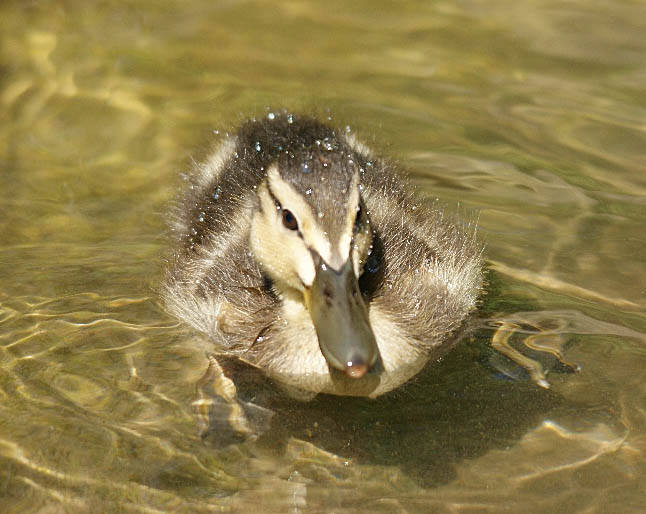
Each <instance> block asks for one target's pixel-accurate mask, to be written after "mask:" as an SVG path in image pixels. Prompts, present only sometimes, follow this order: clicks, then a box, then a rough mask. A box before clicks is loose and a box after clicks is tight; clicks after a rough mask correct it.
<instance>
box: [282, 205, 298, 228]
mask: <svg viewBox="0 0 646 514" xmlns="http://www.w3.org/2000/svg"><path fill="white" fill-rule="evenodd" d="M283 225H284V226H285V228H288V229H289V230H298V221H296V216H294V215H293V214H292V213H291V211H288V210H287V209H283Z"/></svg>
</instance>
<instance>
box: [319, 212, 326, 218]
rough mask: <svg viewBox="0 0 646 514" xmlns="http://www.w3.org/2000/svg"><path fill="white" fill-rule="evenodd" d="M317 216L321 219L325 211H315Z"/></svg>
mask: <svg viewBox="0 0 646 514" xmlns="http://www.w3.org/2000/svg"><path fill="white" fill-rule="evenodd" d="M317 216H318V217H319V219H321V218H322V217H323V216H325V213H324V212H322V211H319V212H318V213H317Z"/></svg>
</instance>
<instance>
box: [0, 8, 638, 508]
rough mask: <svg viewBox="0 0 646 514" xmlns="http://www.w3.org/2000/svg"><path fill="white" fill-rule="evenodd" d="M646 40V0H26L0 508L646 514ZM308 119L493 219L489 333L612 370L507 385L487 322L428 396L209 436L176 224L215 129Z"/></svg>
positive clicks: (13, 93) (3, 335)
mask: <svg viewBox="0 0 646 514" xmlns="http://www.w3.org/2000/svg"><path fill="white" fill-rule="evenodd" d="M644 34H646V4H644V3H643V2H640V1H637V0H632V1H631V0H623V1H610V0H607V1H603V0H592V1H583V0H573V1H570V2H564V1H547V0H529V1H526V2H514V1H511V0H492V1H486V2H485V1H479V0H471V1H469V0H466V1H461V2H450V1H441V2H424V3H422V2H409V1H405V2H374V1H373V2H367V1H361V2H353V3H352V5H351V6H348V5H347V3H346V2H297V1H291V2H280V3H278V2H262V1H248V2H242V1H241V2H235V1H226V2H224V1H222V2H214V1H195V2H179V1H172V0H165V1H162V2H134V1H130V2H116V1H97V2H79V1H77V2H73V1H50V2H44V1H33V2H19V1H9V2H4V3H3V4H2V5H1V6H0V191H1V195H0V511H2V512H11V513H14V512H15V513H23V512H40V513H53V512H56V513H58V512H159V511H173V512H187V513H188V512H190V513H192V512H222V511H224V512H251V511H254V510H255V511H257V512H269V513H271V512H337V513H343V512H348V513H349V512H446V513H449V512H450V513H458V512H459V513H462V512H465V513H466V512H468V513H473V512H492V513H500V512H523V513H524V512H550V513H553V512H563V513H572V512H586V513H591V512H603V513H614V512H617V513H631V512H635V513H636V512H643V511H645V510H646V493H644V491H646V464H645V462H646V461H645V459H644V452H645V451H646V380H644V378H645V376H646V373H645V371H644V370H645V369H646V315H645V314H644V311H645V310H646V309H645V307H646V266H645V264H646V230H645V229H644V227H645V226H646V94H645V93H644V84H645V83H646V38H644ZM283 106H287V107H289V108H291V109H295V110H311V109H313V110H315V111H317V112H319V113H322V114H323V115H325V116H327V115H328V109H329V115H330V116H331V117H332V119H333V121H334V122H335V123H337V124H338V125H340V126H345V125H346V124H350V125H351V127H352V129H353V130H354V131H355V132H356V133H357V134H359V135H360V136H362V137H363V139H365V140H367V141H368V143H369V144H370V145H371V146H372V147H373V148H377V149H379V151H380V152H381V153H384V154H389V155H392V156H393V157H394V158H396V159H397V160H398V161H400V162H401V163H402V165H403V166H405V167H406V168H407V169H408V170H409V171H410V172H411V174H412V176H413V179H414V181H415V182H416V183H417V184H418V186H419V187H420V188H421V189H422V191H424V192H425V193H426V194H428V195H429V196H431V197H438V198H440V199H442V200H443V201H445V202H446V203H447V204H448V205H450V206H455V208H457V209H459V210H460V212H462V213H464V214H465V215H466V216H467V217H469V216H471V217H473V216H476V215H477V216H478V219H479V227H480V237H481V239H482V241H483V242H485V243H486V256H487V260H488V263H489V267H490V268H491V270H492V272H491V274H490V280H491V283H492V287H493V286H495V289H496V292H495V295H493V296H492V297H491V298H490V299H489V300H488V303H487V305H486V309H485V311H486V312H485V317H487V318H496V319H501V318H502V319H510V320H513V319H516V318H518V317H522V318H523V319H528V318H529V319H531V320H533V321H534V322H535V323H536V324H537V325H539V326H543V327H548V328H549V327H551V328H553V329H554V327H556V328H555V329H554V330H553V333H554V334H556V335H558V336H559V337H560V338H561V340H562V342H563V344H564V347H565V351H566V354H567V356H568V358H569V359H571V360H574V361H576V362H578V363H579V364H581V366H582V371H581V372H580V373H578V374H567V373H560V372H558V370H555V371H553V372H552V373H550V375H549V376H548V378H549V380H550V383H551V384H552V387H551V389H550V390H543V389H540V388H538V387H536V386H535V385H534V384H533V383H532V382H531V381H528V380H524V379H522V377H521V380H518V381H510V380H506V379H504V378H503V377H502V376H501V374H500V373H497V372H496V371H495V370H493V369H492V368H491V367H490V366H489V365H488V364H487V360H488V358H489V357H488V353H487V351H486V347H485V346H484V344H483V343H482V341H483V340H485V339H486V338H487V337H491V335H492V333H493V329H491V328H488V327H489V326H490V324H491V322H489V321H487V320H486V319H485V320H483V321H482V322H480V327H481V328H480V329H479V330H478V331H477V333H476V335H475V336H474V337H473V338H472V339H471V340H469V341H465V343H464V344H463V345H462V346H460V347H459V348H458V349H456V351H455V352H453V353H452V354H451V355H450V356H449V357H448V358H447V359H446V361H444V362H442V363H441V364H439V365H437V366H435V367H432V368H431V369H429V370H427V371H425V372H424V374H423V376H421V377H419V378H418V380H417V381H416V382H415V383H414V384H413V385H411V386H410V387H408V388H405V390H404V391H402V392H401V393H400V394H398V395H397V394H396V395H394V396H390V397H388V398H385V399H382V400H378V401H376V402H368V401H365V400H348V401H340V400H338V399H330V398H319V399H317V400H316V401H314V402H312V403H310V404H293V403H291V404H290V403H289V402H285V405H284V408H283V411H282V412H281V413H280V415H281V416H284V419H285V430H284V433H281V434H275V441H269V442H268V444H242V445H237V446H235V445H234V446H231V447H227V448H224V449H219V448H216V447H214V445H212V444H210V443H209V442H208V441H201V440H200V438H199V437H198V435H197V428H196V424H195V419H194V417H193V414H192V411H191V405H190V404H191V401H192V399H193V397H194V392H195V383H196V381H197V380H198V379H199V378H200V376H201V375H202V373H203V372H204V369H205V367H206V362H205V356H204V352H203V350H202V342H201V341H199V340H198V338H197V336H196V335H195V334H193V333H191V331H190V330H189V329H188V328H186V327H185V326H183V325H181V324H179V323H178V322H177V321H176V320H174V319H172V318H171V317H169V316H168V315H167V314H165V313H164V312H163V310H162V309H161V308H160V305H159V301H158V299H157V296H156V293H155V288H156V287H157V285H158V283H159V280H160V277H161V272H162V269H163V255H164V252H165V251H166V248H167V243H166V240H165V235H164V233H165V226H164V223H165V222H164V215H165V213H166V212H167V211H168V205H169V202H170V201H171V200H172V199H173V198H174V196H175V195H176V193H177V188H178V187H179V185H180V183H181V181H180V180H179V179H178V176H179V173H180V172H181V171H182V170H187V169H188V168H189V167H190V163H191V159H192V158H195V159H198V160H199V159H200V158H202V157H203V156H204V155H205V154H206V152H207V151H208V149H209V148H210V145H211V144H212V140H213V137H214V134H213V132H214V131H215V130H219V131H225V130H228V129H229V128H230V127H232V126H234V125H235V124H236V123H237V122H238V121H239V120H240V119H242V118H244V117H246V116H249V115H254V114H263V113H265V112H266V109H267V108H274V109H275V108H280V107H283ZM458 205H459V207H457V206H458ZM474 213H477V214H474ZM519 313H520V314H519ZM523 313H524V314H523ZM272 443H273V444H272Z"/></svg>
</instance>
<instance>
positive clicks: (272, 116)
mask: <svg viewBox="0 0 646 514" xmlns="http://www.w3.org/2000/svg"><path fill="white" fill-rule="evenodd" d="M274 118H276V115H275V114H274V113H273V112H270V113H268V114H267V119H268V120H273V119H274Z"/></svg>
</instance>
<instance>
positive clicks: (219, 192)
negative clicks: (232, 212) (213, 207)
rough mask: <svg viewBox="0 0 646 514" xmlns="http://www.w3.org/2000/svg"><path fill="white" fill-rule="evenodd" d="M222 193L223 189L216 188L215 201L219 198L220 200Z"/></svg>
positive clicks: (214, 192)
mask: <svg viewBox="0 0 646 514" xmlns="http://www.w3.org/2000/svg"><path fill="white" fill-rule="evenodd" d="M221 193H222V188H221V187H220V186H218V187H216V188H215V191H213V195H212V196H213V199H214V200H217V199H218V198H220V194H221Z"/></svg>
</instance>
